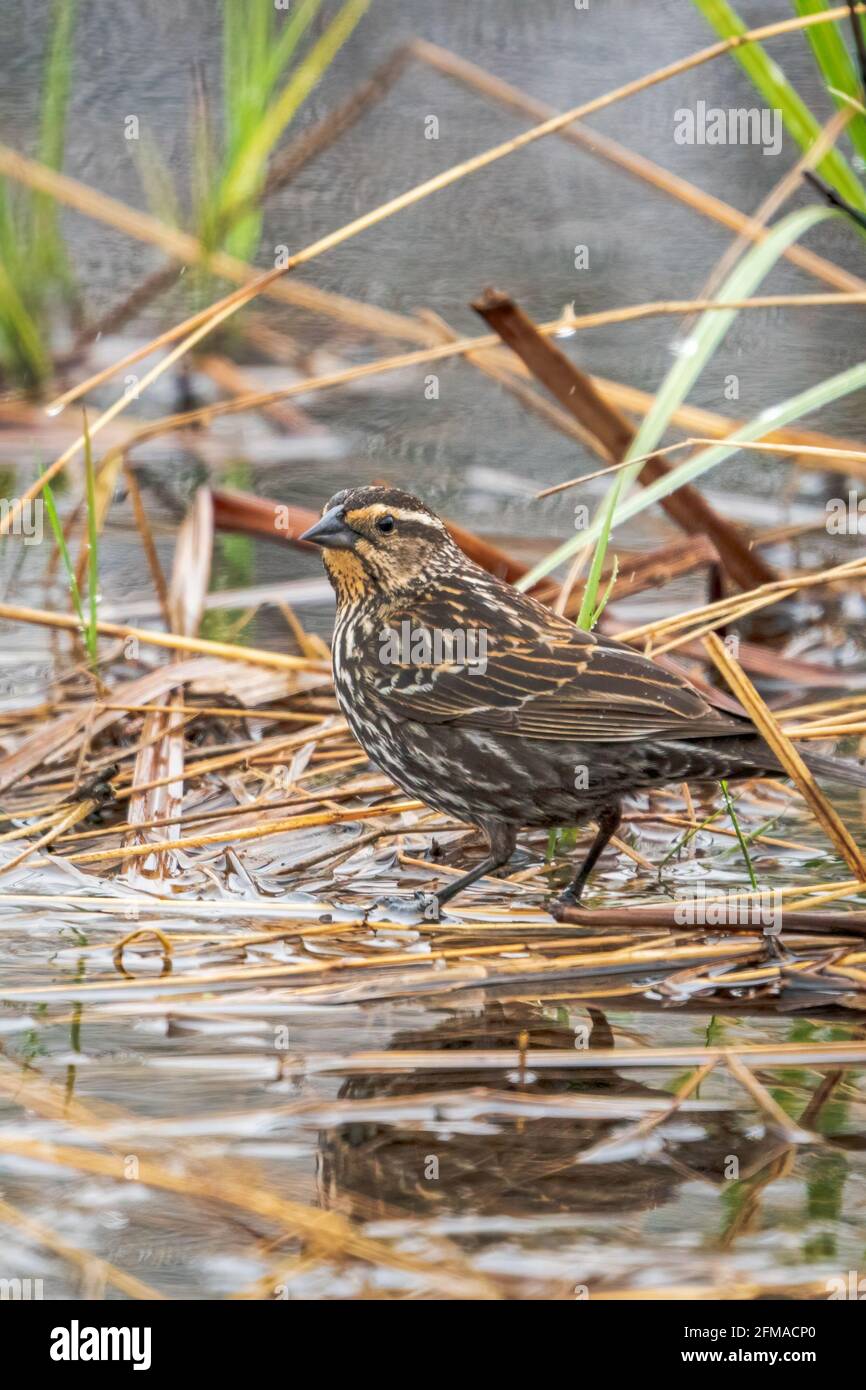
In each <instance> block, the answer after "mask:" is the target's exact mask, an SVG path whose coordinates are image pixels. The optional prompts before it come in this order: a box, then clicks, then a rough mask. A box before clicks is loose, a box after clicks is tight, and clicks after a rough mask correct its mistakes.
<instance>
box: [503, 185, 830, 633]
mask: <svg viewBox="0 0 866 1390" xmlns="http://www.w3.org/2000/svg"><path fill="white" fill-rule="evenodd" d="M838 216H839V213H838V212H835V211H834V210H833V209H832V208H826V207H807V208H801V209H799V210H798V211H797V212H793V213H790V214H789V215H788V216H787V217H785V218H783V219H782V221H780V222H777V223H776V225H775V226H774V227H773V228H772V229H771V231H770V233H769V235H768V236H767V237H766V238H765V240H764V241H761V242H758V243H757V245H755V246H752V247H751V248H750V249H749V250H748V251H747V252H746V253H745V255H744V256H743V257H742V259H741V260H740V262H739V263H738V264H737V265H736V266H735V267H734V270H733V271H732V272H731V274H730V275H729V276H728V278H727V279H726V280H725V282H724V284H723V285H722V286H721V288H720V289H719V291H718V294H717V295H716V296H715V298H716V300H717V301H719V302H722V303H724V302H725V301H726V300H736V299H747V298H748V297H749V296H750V295H751V294H752V293H753V292H754V290H755V288H756V287H757V286H758V285H759V284H760V283H761V281H762V280H763V279H764V278H765V277H766V276H767V275H768V274H769V272H770V270H771V269H772V268H773V266H774V265H775V263H776V261H777V260H778V259H779V257H780V256H781V254H782V252H783V251H785V250H786V249H787V248H788V247H789V246H790V245H791V244H792V243H793V242H795V241H797V240H798V239H799V238H800V237H801V236H803V235H805V233H806V232H807V231H809V230H810V228H812V227H814V226H816V225H817V224H818V223H819V222H823V221H826V220H827V219H829V218H831V217H838ZM737 312H738V311H737V310H736V309H708V310H707V311H706V312H705V313H704V314H703V315H702V316H701V318H700V319H699V321H698V325H697V328H696V329H695V331H694V333H693V335H692V336H691V338H690V340H689V343H688V344H687V345H686V347H687V351H685V352H682V353H681V355H680V356H679V357H678V358H677V359H676V361H675V362H674V364H673V366H672V367H671V369H670V371H669V372H668V374H667V376H666V377H665V379H664V381H663V382H662V384H661V386H660V388H659V390H658V392H657V393H656V396H655V399H654V400H653V403H652V406H651V407H650V409H649V411H648V412H647V415H646V417H645V419H644V420H643V422H642V424H641V426H640V428H639V429H638V431H637V433H636V435H635V437H634V440H633V442H632V445H631V447H630V449H629V451H628V454H627V457H628V458H639V457H642V456H643V455H644V454H648V453H650V452H651V451H652V450H653V449H654V448H655V447H656V445H657V444H658V442H659V440H660V439H661V438H662V436H663V435H664V433H665V430H666V429H667V428H668V425H669V423H670V418H671V416H672V415H673V413H674V411H675V410H677V409H678V408H679V406H680V405H682V403H683V401H684V400H685V398H686V396H687V395H688V393H689V391H690V390H691V388H692V386H693V385H694V383H695V381H696V380H697V378H698V377H699V376H700V374H701V372H702V371H703V369H704V367H705V366H706V364H707V362H709V360H710V358H711V357H712V355H713V353H714V352H715V350H716V348H717V347H718V345H719V343H720V342H721V341H722V339H723V338H724V336H725V334H726V333H727V331H728V329H729V327H730V325H731V324H732V322H733V320H734V319H735V318H736V315H737ZM641 466H642V465H640V464H636V465H635V466H634V468H624V469H623V470H622V472H621V473H618V474H617V476H616V479H615V481H614V483H613V484H612V486H611V488H610V489H609V491H608V495H607V497H606V499H605V501H604V502H603V503H602V507H601V518H600V519H599V516H598V515H597V516H596V517H595V518H594V519H593V522H592V523H591V525H590V527H589V530H588V531H585V532H582V533H578V534H577V535H576V536H573V537H572V538H571V539H570V540H568V541H566V542H565V544H564V545H561V546H560V547H559V548H558V549H557V550H555V551H554V552H553V553H552V554H551V555H547V556H545V558H544V559H543V560H541V561H540V562H539V563H538V564H537V565H535V566H534V567H533V569H531V570H530V571H529V573H528V574H526V575H524V576H523V578H522V579H521V580H519V582H518V586H517V587H518V588H520V589H527V588H530V587H531V586H532V585H533V584H535V583H536V582H537V581H538V580H539V579H541V578H543V577H544V576H545V575H547V574H549V573H550V571H551V570H552V569H555V568H556V567H557V565H560V564H562V563H563V561H565V560H568V559H569V558H570V557H571V555H573V553H574V551H575V550H577V549H579V548H580V547H581V546H584V545H587V544H590V543H591V542H592V541H593V540H597V539H598V538H599V537H600V536H603V537H605V538H606V537H607V535H608V533H609V531H610V529H611V526H612V525H614V524H618V523H619V520H620V516H619V515H618V514H617V512H618V508H619V507H620V506H621V504H622V502H623V499H624V497H625V494H626V492H627V491H628V489H629V487H630V485H631V483H632V482H633V480H634V479H635V477H636V476H637V474H638V472H639V471H640V468H641ZM687 466H688V465H687V464H684V465H682V468H685V467H687ZM678 471H680V470H675V472H678ZM670 476H671V477H673V476H674V474H673V473H672V474H671V475H670ZM665 495H666V494H665ZM643 496H644V497H646V496H647V492H646V491H645V492H644V493H643ZM615 517H616V521H614V518H615ZM605 549H606V539H605V542H604V544H603V545H601V546H598V547H597V549H596V554H595V556H594V558H593V563H592V567H591V570H590V577H589V579H588V580H587V585H586V589H585V591H584V598H583V604H582V607H581V612H580V616H579V618H578V622H579V624H580V625H581V626H583V625H584V624H585V623H586V621H587V620H588V615H591V614H592V612H593V611H594V609H595V607H596V605H597V590H598V580H599V579H600V577H601V571H602V567H603V564H604V552H605ZM599 551H600V552H601V554H600V556H599ZM593 581H594V586H593Z"/></svg>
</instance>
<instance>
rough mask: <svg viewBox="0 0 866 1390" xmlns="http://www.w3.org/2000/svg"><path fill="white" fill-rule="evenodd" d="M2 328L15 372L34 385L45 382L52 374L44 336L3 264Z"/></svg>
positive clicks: (0, 288) (0, 285)
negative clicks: (44, 344) (44, 345)
mask: <svg viewBox="0 0 866 1390" xmlns="http://www.w3.org/2000/svg"><path fill="white" fill-rule="evenodd" d="M0 328H2V331H3V336H4V338H5V339H6V343H7V346H8V351H9V354H10V356H11V365H12V366H13V367H14V368H15V370H16V371H17V372H18V373H19V374H20V375H22V376H23V377H24V378H25V379H26V380H28V381H29V382H30V383H31V384H33V385H38V384H39V382H41V381H45V380H46V378H47V377H48V376H49V375H50V372H51V363H50V361H49V360H48V355H47V353H46V351H45V348H44V347H43V344H42V335H41V334H40V332H39V329H38V327H37V325H36V321H35V319H33V318H32V316H31V315H30V313H29V312H28V310H27V308H26V306H25V304H24V301H23V300H22V298H21V295H20V294H19V293H18V290H17V289H16V287H15V285H14V283H13V281H12V279H11V277H10V275H9V274H8V272H7V270H6V266H5V265H4V264H3V262H2V261H0Z"/></svg>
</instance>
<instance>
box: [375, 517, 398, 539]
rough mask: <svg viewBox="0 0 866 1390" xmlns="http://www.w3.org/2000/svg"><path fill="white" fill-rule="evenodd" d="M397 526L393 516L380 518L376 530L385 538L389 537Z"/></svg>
mask: <svg viewBox="0 0 866 1390" xmlns="http://www.w3.org/2000/svg"><path fill="white" fill-rule="evenodd" d="M396 524H397V523H396V522H395V520H394V518H393V517H392V516H380V517H379V520H378V521H377V522H376V530H377V531H381V532H382V535H383V536H387V535H388V533H389V532H390V531H393V530H394V527H395V526H396Z"/></svg>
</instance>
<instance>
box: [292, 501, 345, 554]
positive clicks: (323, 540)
mask: <svg viewBox="0 0 866 1390" xmlns="http://www.w3.org/2000/svg"><path fill="white" fill-rule="evenodd" d="M357 539H358V536H357V534H356V532H355V531H353V530H352V528H351V526H349V525H348V524H347V522H346V518H345V516H344V514H343V509H342V507H332V508H331V510H330V511H329V512H325V515H324V516H323V517H322V518H321V519H320V520H319V521H317V522H316V524H315V526H311V527H310V529H309V531H305V532H304V534H303V535H302V536H299V537H298V540H299V541H312V542H313V544H314V545H321V546H322V547H323V548H324V549H325V550H351V549H352V547H353V545H354V544H355V541H356V540H357Z"/></svg>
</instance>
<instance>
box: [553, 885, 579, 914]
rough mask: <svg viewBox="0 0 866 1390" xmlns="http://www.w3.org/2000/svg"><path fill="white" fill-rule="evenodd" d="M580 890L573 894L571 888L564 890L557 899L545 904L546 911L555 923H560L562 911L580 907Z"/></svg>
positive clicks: (573, 891)
mask: <svg viewBox="0 0 866 1390" xmlns="http://www.w3.org/2000/svg"><path fill="white" fill-rule="evenodd" d="M581 896H582V890H578V891H577V892H575V890H574V889H573V888H566V890H565V892H564V893H560V894H559V896H558V897H557V898H551V899H550V901H549V902H548V904H547V910H548V912H549V913H550V915H551V917H552V918H553V920H554V921H555V922H561V921H562V919H563V914H564V910H565V909H566V908H569V907H580V905H581V902H580V900H581Z"/></svg>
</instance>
